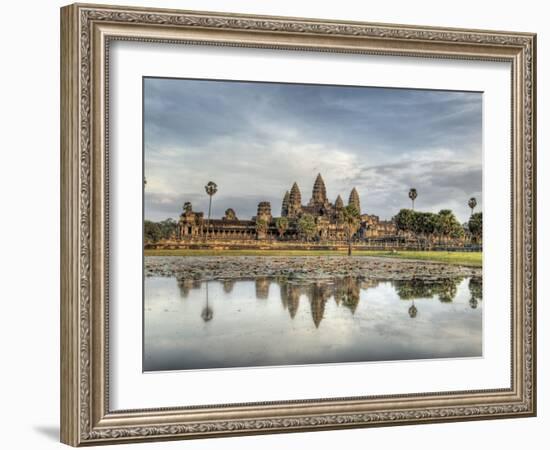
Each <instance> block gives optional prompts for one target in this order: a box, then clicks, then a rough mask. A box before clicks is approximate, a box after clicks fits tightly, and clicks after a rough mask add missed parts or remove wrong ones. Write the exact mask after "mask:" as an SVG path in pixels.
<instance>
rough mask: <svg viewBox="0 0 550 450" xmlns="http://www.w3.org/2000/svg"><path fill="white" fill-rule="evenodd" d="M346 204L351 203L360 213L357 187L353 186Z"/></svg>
mask: <svg viewBox="0 0 550 450" xmlns="http://www.w3.org/2000/svg"><path fill="white" fill-rule="evenodd" d="M348 205H353V206H355V208H356V209H357V212H358V213H359V214H361V203H360V202H359V193H358V192H357V189H355V188H353V189H352V190H351V192H350V194H349V201H348Z"/></svg>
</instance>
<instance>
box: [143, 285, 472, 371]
mask: <svg viewBox="0 0 550 450" xmlns="http://www.w3.org/2000/svg"><path fill="white" fill-rule="evenodd" d="M144 303H145V304H144V309H145V310H144V364H143V369H144V370H145V371H156V370H182V369H206V368H222V367H250V366H280V365H290V364H321V363H343V362H358V361H388V360H408V359H431V358H456V357H476V356H482V309H483V308H482V301H481V283H480V281H479V280H478V279H474V278H463V279H447V280H440V281H437V282H434V281H430V282H422V281H419V280H415V281H385V282H379V281H367V280H360V279H357V278H351V277H348V278H345V279H340V280H331V281H318V282H299V281H289V280H275V279H269V278H257V279H252V280H238V281H234V280H232V281H209V282H196V281H191V280H177V279H176V278H175V277H146V278H145V302H144Z"/></svg>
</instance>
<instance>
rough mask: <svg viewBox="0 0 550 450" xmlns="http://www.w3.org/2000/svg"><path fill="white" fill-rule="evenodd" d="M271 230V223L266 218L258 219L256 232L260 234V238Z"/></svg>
mask: <svg viewBox="0 0 550 450" xmlns="http://www.w3.org/2000/svg"><path fill="white" fill-rule="evenodd" d="M268 230H269V223H268V222H267V220H265V219H258V220H257V221H256V233H257V234H258V239H261V238H263V237H264V236H265V234H266V233H267V231H268Z"/></svg>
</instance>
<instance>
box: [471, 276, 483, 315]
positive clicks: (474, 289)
mask: <svg viewBox="0 0 550 450" xmlns="http://www.w3.org/2000/svg"><path fill="white" fill-rule="evenodd" d="M468 289H469V290H470V301H469V303H470V308H472V309H476V308H477V306H478V304H479V301H480V300H482V299H483V279H482V278H481V277H472V278H470V281H469V282H468Z"/></svg>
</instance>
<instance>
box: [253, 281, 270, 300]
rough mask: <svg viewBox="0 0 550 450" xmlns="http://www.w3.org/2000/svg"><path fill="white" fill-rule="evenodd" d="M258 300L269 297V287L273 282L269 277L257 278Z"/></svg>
mask: <svg viewBox="0 0 550 450" xmlns="http://www.w3.org/2000/svg"><path fill="white" fill-rule="evenodd" d="M255 284H256V298H259V299H262V300H265V299H266V298H268V297H269V285H270V284H271V280H270V279H269V278H267V277H260V278H256V282H255Z"/></svg>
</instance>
